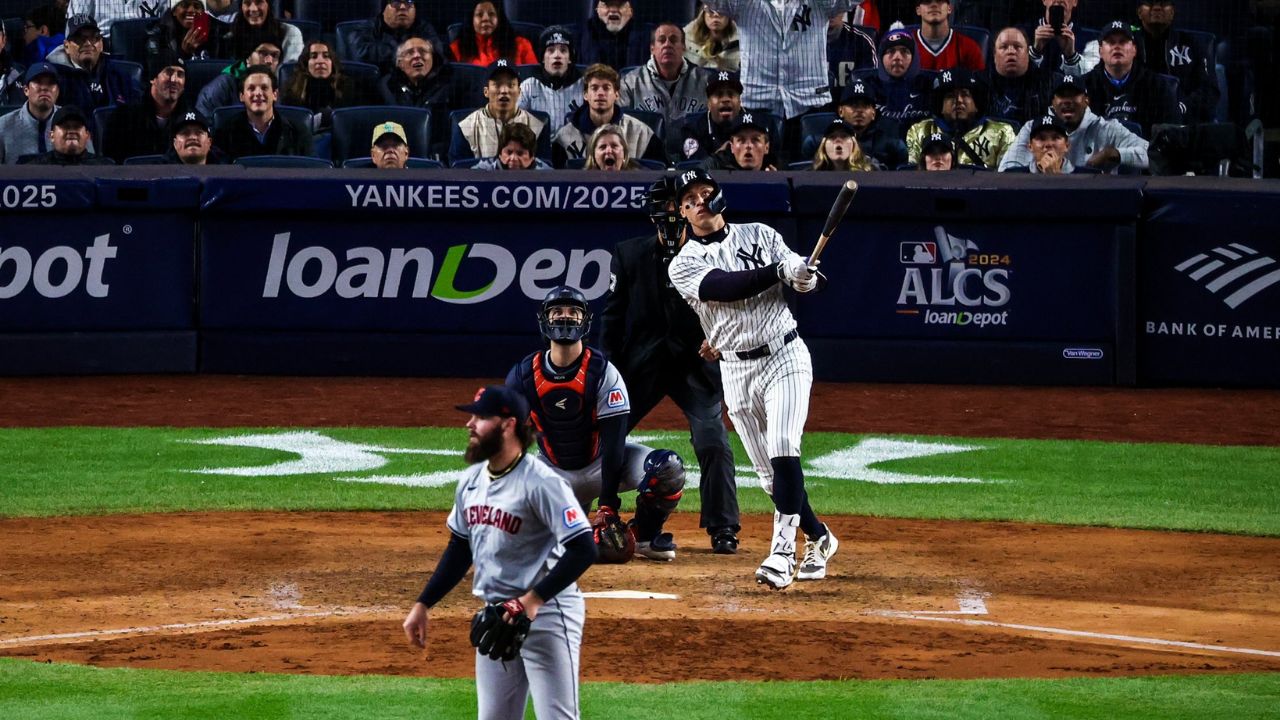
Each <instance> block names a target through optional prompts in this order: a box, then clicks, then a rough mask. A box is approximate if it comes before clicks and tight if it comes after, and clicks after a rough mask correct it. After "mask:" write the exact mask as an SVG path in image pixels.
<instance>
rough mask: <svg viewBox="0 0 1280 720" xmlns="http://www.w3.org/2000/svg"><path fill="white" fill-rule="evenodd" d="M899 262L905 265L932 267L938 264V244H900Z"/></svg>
mask: <svg viewBox="0 0 1280 720" xmlns="http://www.w3.org/2000/svg"><path fill="white" fill-rule="evenodd" d="M898 249H899V253H900V254H899V256H898V260H900V261H901V262H902V264H903V265H932V264H934V263H936V262H938V243H936V242H904V243H898Z"/></svg>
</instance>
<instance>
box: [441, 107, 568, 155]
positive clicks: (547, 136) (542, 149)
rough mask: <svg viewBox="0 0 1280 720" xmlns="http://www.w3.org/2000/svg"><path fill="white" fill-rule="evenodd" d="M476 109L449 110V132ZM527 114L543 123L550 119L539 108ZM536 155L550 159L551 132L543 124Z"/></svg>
mask: <svg viewBox="0 0 1280 720" xmlns="http://www.w3.org/2000/svg"><path fill="white" fill-rule="evenodd" d="M476 110H477V108H466V109H464V110H454V111H453V112H450V113H449V132H450V133H452V132H453V128H456V127H457V126H458V123H460V122H462V120H463V119H464V118H466V117H467V116H468V115H470V114H471V113H473V112H475V111H476ZM529 114H530V115H532V116H534V117H536V118H538V119H539V120H542V122H544V123H547V122H550V119H551V118H550V116H549V115H547V114H546V113H544V112H542V111H541V110H530V111H529ZM446 149H447V146H446ZM537 157H540V158H542V159H543V160H546V161H547V162H550V161H551V133H550V132H549V131H548V128H547V126H546V125H544V126H543V128H542V132H540V133H538V152H537ZM450 160H452V158H450ZM450 167H452V165H450Z"/></svg>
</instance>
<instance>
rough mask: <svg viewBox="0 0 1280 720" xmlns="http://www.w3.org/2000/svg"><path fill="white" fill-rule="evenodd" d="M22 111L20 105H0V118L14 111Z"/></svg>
mask: <svg viewBox="0 0 1280 720" xmlns="http://www.w3.org/2000/svg"><path fill="white" fill-rule="evenodd" d="M20 109H22V106H21V105H0V117H4V116H5V115H8V114H9V113H11V112H13V111H14V110H20Z"/></svg>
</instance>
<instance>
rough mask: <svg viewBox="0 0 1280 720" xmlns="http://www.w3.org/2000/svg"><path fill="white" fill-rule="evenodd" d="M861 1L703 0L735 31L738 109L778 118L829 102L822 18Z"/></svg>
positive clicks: (823, 20) (796, 114)
mask: <svg viewBox="0 0 1280 720" xmlns="http://www.w3.org/2000/svg"><path fill="white" fill-rule="evenodd" d="M861 1H862V0H707V2H706V5H707V7H708V8H709V9H711V10H715V11H716V12H720V13H724V14H725V15H728V16H730V17H732V18H733V20H734V22H735V23H737V25H738V34H739V37H741V41H740V42H741V45H742V87H743V92H742V106H743V107H747V108H751V109H753V110H768V111H769V112H770V113H772V114H774V115H776V116H778V117H783V118H793V117H798V116H800V115H803V114H804V113H805V111H807V110H809V109H810V108H815V107H819V106H821V105H826V104H827V103H829V102H831V89H830V88H829V87H828V80H829V78H828V70H829V68H828V66H827V18H829V17H831V16H832V15H834V14H836V13H838V12H843V11H845V10H848V9H849V8H850V7H852V6H855V5H860V4H861Z"/></svg>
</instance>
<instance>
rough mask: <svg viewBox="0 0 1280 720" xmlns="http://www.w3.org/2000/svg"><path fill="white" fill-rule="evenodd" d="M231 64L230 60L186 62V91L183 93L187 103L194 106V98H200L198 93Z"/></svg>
mask: <svg viewBox="0 0 1280 720" xmlns="http://www.w3.org/2000/svg"><path fill="white" fill-rule="evenodd" d="M231 63H232V61H231V60H215V59H209V60H188V61H187V89H186V91H185V92H184V93H183V94H184V95H185V96H186V98H187V102H189V103H190V104H192V105H194V104H195V102H196V98H198V97H200V91H201V90H203V89H204V86H205V85H208V84H209V82H210V81H211V80H213V79H214V78H216V77H218V76H219V75H221V74H222V71H223V70H226V69H227V67H228V66H230V65H231Z"/></svg>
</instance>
